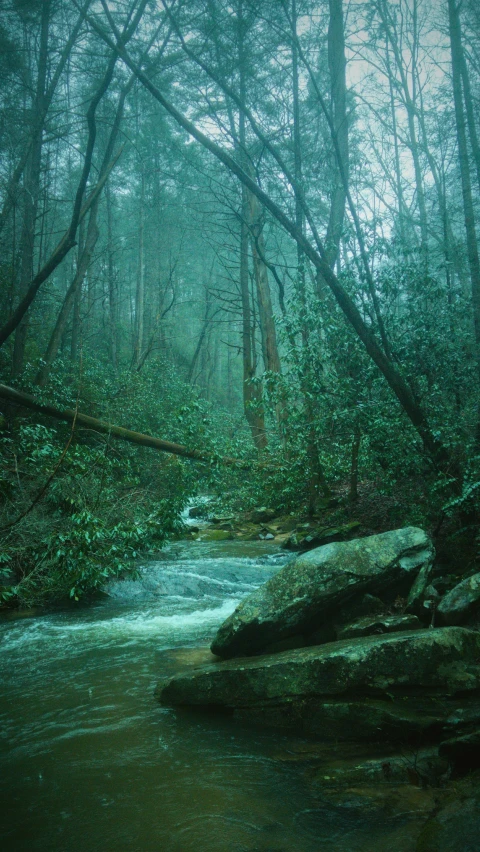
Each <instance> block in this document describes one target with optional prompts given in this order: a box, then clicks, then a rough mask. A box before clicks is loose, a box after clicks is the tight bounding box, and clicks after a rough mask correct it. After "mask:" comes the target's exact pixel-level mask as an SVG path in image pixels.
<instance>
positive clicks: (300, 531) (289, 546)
mask: <svg viewBox="0 0 480 852" xmlns="http://www.w3.org/2000/svg"><path fill="white" fill-rule="evenodd" d="M359 527H360V523H359V521H350V522H349V523H348V524H342V525H341V526H337V527H316V526H314V525H313V524H310V523H307V524H302V525H301V526H297V527H296V529H295V530H294V532H292V534H291V535H290V536H289V537H288V538H287V539H286V540H285V541H284V543H283V545H282V547H284V548H285V549H286V550H294V551H300V550H312V548H314V547H320V546H321V545H322V544H329V543H330V542H332V541H344V540H345V539H346V538H348V537H349V536H351V534H352V533H353V532H355V530H358V528H359Z"/></svg>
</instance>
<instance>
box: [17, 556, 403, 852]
mask: <svg viewBox="0 0 480 852" xmlns="http://www.w3.org/2000/svg"><path fill="white" fill-rule="evenodd" d="M286 558H287V557H286V556H285V555H284V554H281V553H279V552H278V548H276V547H275V546H274V545H272V544H270V543H269V542H258V543H256V542H254V543H250V542H242V543H235V542H220V543H215V544H207V543H201V542H183V543H177V544H174V545H171V546H170V547H169V548H167V549H166V550H165V552H164V553H163V554H162V556H161V558H160V559H159V560H158V561H156V562H152V563H151V564H149V565H145V566H144V567H143V568H142V569H141V571H140V575H139V578H138V579H136V580H129V581H126V582H117V583H114V584H111V586H110V587H109V588H108V595H107V596H105V597H103V598H102V599H101V600H99V601H97V602H95V603H93V604H90V605H89V606H83V605H82V606H77V607H75V608H69V609H65V610H57V611H54V612H49V613H44V614H40V615H34V616H30V617H18V616H15V617H12V616H8V617H3V618H2V619H1V620H0V649H1V653H0V680H1V684H2V691H1V696H0V747H1V756H0V792H1V802H2V811H1V814H2V829H1V832H0V844H1V848H2V850H4V852H23V850H29V852H57V850H59V852H73V850H75V852H97V850H98V852H110V850H111V851H112V852H113V850H115V852H320V850H329V851H330V852H371V850H373V849H375V850H376V852H381V850H383V849H385V850H391V849H395V850H396V852H409V850H412V852H413V850H414V849H415V837H416V836H417V834H418V828H419V825H420V822H419V820H418V815H416V814H413V813H409V812H408V808H407V810H406V811H405V812H404V813H397V812H396V813H395V814H393V815H392V813H388V812H387V811H385V812H384V811H383V810H382V809H380V810H379V809H378V808H363V809H362V807H359V804H358V797H357V799H355V796H353V795H352V796H350V799H348V797H347V799H345V798H344V799H343V800H342V802H341V803H338V802H337V803H335V801H334V800H332V799H331V798H330V799H329V798H328V797H326V798H325V797H323V796H322V792H321V790H319V788H318V783H317V784H316V785H312V783H311V775H312V766H315V767H316V773H317V775H316V777H318V763H319V759H320V758H319V757H318V755H317V757H316V758H315V759H313V758H312V757H311V755H310V754H309V745H308V743H306V742H304V741H303V740H302V739H301V738H300V737H292V736H286V735H285V736H282V735H281V734H278V733H275V732H269V731H263V730H258V729H254V728H248V727H241V726H239V725H238V724H236V723H234V722H233V721H232V719H230V718H228V717H222V716H215V717H211V716H208V715H205V714H195V713H186V712H185V711H184V712H179V711H176V710H173V709H167V708H163V707H161V706H160V705H159V704H158V703H157V701H156V700H155V698H154V688H155V685H156V683H157V681H158V680H159V678H161V677H162V675H164V674H165V660H166V659H167V658H168V655H166V654H165V651H166V650H167V649H171V648H180V647H194V646H201V645H208V643H209V641H210V640H211V638H212V637H213V635H214V633H215V631H216V629H217V627H218V625H219V624H220V623H221V622H222V621H223V620H224V618H226V616H227V615H228V614H229V613H230V612H232V611H233V609H234V607H235V606H236V604H237V603H238V601H239V600H241V598H242V597H244V596H245V595H246V594H248V593H249V592H250V591H252V590H253V589H254V588H256V587H257V586H258V585H260V584H261V583H263V582H265V580H266V579H268V577H269V576H271V574H272V573H274V572H275V571H277V570H278V569H279V568H280V567H281V565H282V564H284V562H285V561H286ZM329 749H330V752H331V753H330V757H331V761H335V760H336V761H337V763H338V758H339V753H338V752H337V751H336V749H335V746H329ZM321 760H323V762H324V764H325V768H324V770H323V771H324V775H325V778H326V780H328V778H329V777H330V776H329V774H328V773H329V769H328V754H327V756H326V753H323V756H322V758H321ZM320 777H321V775H320Z"/></svg>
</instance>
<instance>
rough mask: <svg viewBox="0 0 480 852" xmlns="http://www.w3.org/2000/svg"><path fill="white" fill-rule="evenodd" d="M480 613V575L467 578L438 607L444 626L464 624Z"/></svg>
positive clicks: (440, 619) (439, 617) (439, 616)
mask: <svg viewBox="0 0 480 852" xmlns="http://www.w3.org/2000/svg"><path fill="white" fill-rule="evenodd" d="M478 612H480V574H474V575H473V576H472V577H467V579H466V580H462V582H461V583H458V585H456V586H454V588H453V589H451V591H450V592H447V594H446V595H445V597H444V598H442V600H441V601H440V603H439V605H438V607H437V613H438V619H439V621H441V622H442V624H464V623H465V622H466V621H468V619H469V618H470V617H472V616H474V615H476V614H477V613H478Z"/></svg>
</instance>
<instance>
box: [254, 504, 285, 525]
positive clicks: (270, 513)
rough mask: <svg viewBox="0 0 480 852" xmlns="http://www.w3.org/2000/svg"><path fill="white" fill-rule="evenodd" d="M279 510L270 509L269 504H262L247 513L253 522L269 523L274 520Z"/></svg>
mask: <svg viewBox="0 0 480 852" xmlns="http://www.w3.org/2000/svg"><path fill="white" fill-rule="evenodd" d="M277 515H278V512H277V511H276V510H275V509H269V508H268V507H267V506H260V507H259V508H257V509H253V510H252V511H251V512H249V514H248V515H247V519H248V520H249V521H251V522H252V524H268V522H269V521H272V520H273V518H276V516H277Z"/></svg>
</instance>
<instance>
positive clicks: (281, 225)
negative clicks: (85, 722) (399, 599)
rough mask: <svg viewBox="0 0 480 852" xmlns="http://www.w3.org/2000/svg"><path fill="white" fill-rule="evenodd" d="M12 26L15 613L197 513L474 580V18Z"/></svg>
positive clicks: (131, 18) (73, 589)
mask: <svg viewBox="0 0 480 852" xmlns="http://www.w3.org/2000/svg"><path fill="white" fill-rule="evenodd" d="M1 6H2V9H1V15H0V73H1V80H2V86H1V92H0V152H1V157H0V205H1V206H0V246H1V251H0V318H1V319H0V326H1V327H0V347H1V348H0V381H1V382H2V384H1V386H0V410H1V420H0V449H1V457H2V466H1V470H0V500H1V503H0V505H1V513H0V527H1V533H2V545H1V550H0V602H1V605H3V606H5V607H15V606H18V605H20V606H22V607H31V606H37V605H45V604H51V603H52V602H57V601H59V600H64V599H65V598H67V599H68V598H70V599H72V600H73V601H76V600H79V599H80V598H83V597H85V596H89V595H91V593H92V592H95V591H96V590H97V589H100V588H101V587H102V586H103V585H104V584H105V582H106V580H107V579H108V578H109V577H116V576H124V575H125V573H126V572H129V571H131V570H134V569H135V565H136V564H137V562H138V558H139V557H144V556H145V554H148V553H155V552H156V551H158V550H159V549H160V548H161V546H162V543H163V542H164V541H165V540H166V539H167V538H169V537H171V536H174V537H175V536H181V535H182V522H181V519H180V514H181V511H182V510H183V509H184V508H185V506H186V505H187V504H188V501H189V500H191V499H192V498H194V497H196V496H198V495H205V494H208V495H210V496H211V498H212V499H213V500H214V505H215V506H216V507H217V513H219V514H220V515H221V514H222V513H223V514H224V515H225V513H227V514H228V513H232V512H233V513H242V512H244V513H245V512H248V511H251V510H252V509H254V508H255V507H267V508H268V509H270V510H271V511H272V512H274V513H275V512H276V513H278V514H283V515H284V516H286V515H289V514H293V515H295V516H296V517H298V518H300V519H303V520H304V521H305V523H309V522H311V521H314V520H315V518H318V517H319V516H320V515H321V512H322V511H324V510H325V509H326V508H327V509H328V508H329V507H331V508H333V509H334V512H333V514H332V516H331V517H332V519H333V520H332V523H333V522H334V523H337V524H338V523H345V522H351V521H352V520H356V519H359V521H360V522H362V521H363V522H364V524H365V523H366V522H365V517H367V516H369V517H370V521H369V523H366V529H367V530H369V531H371V532H381V531H383V530H385V529H391V528H394V527H400V526H406V525H407V524H408V523H411V524H415V525H418V526H422V527H425V528H426V529H428V530H429V531H430V532H431V533H432V534H433V535H434V538H435V537H436V539H437V540H438V544H437V547H439V548H440V552H441V553H443V554H444V558H445V559H446V560H447V562H448V560H449V559H450V560H451V565H452V568H451V570H452V571H453V572H455V571H457V572H458V571H465V570H470V571H471V570H472V568H473V567H474V566H475V564H477V559H478V538H477V534H478V517H479V509H480V503H479V498H480V443H479V442H480V396H479V378H480V261H479V243H478V234H479V230H478V229H479V227H480V139H479V135H480V124H479V115H480V110H479V106H480V6H479V5H478V3H477V2H476V0H463V2H460V3H458V2H457V0H393V2H391V0H352V2H349V3H343V2H342V0H316V2H314V0H261V2H258V0H231V2H225V1H224V0H188V2H187V0H168V2H167V0H83V2H82V0H71V2H65V0H4V2H3V3H2V4H1ZM459 566H460V567H459Z"/></svg>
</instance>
